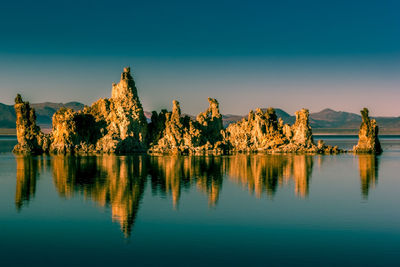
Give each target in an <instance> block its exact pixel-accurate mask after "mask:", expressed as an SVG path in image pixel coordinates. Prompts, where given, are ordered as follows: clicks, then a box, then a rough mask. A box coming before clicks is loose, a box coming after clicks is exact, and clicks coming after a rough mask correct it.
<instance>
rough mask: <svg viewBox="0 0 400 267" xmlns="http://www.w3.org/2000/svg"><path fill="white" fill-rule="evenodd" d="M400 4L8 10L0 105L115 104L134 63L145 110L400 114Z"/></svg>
mask: <svg viewBox="0 0 400 267" xmlns="http://www.w3.org/2000/svg"><path fill="white" fill-rule="evenodd" d="M399 10H400V1H398V0H393V1H386V0H379V1H372V0H363V1H361V0H360V1H359V0H352V1H349V0H346V1H342V0H335V1H321V0H302V1H299V0H296V1H295V0H280V1H249V0H247V1H235V0H230V1H216V0H214V1H209V0H203V1H173V0H169V1H143V0H142V1H82V0H81V1H74V0H73V1H71V0H68V1H54V0H52V1H26V0H20V1H7V2H5V1H2V3H1V5H0V102H3V103H7V104H11V103H12V102H13V99H14V97H15V94H16V93H17V92H20V93H22V94H23V96H24V98H25V99H26V100H29V101H30V102H44V101H52V102H68V101H80V102H83V103H85V104H91V103H92V102H94V101H95V100H97V99H98V98H100V97H109V96H110V95H111V83H112V82H113V81H115V82H117V81H119V77H120V72H121V71H122V68H123V67H124V66H131V69H132V71H133V74H134V78H135V80H136V83H137V87H138V90H139V96H140V98H141V101H142V103H143V106H144V108H145V110H153V109H157V110H159V109H161V108H168V109H171V102H172V100H173V99H177V100H179V101H180V102H181V106H182V109H183V111H184V112H187V113H192V114H196V113H198V112H200V111H202V110H203V109H204V108H206V107H207V105H208V102H207V97H209V96H210V97H215V98H217V99H218V100H219V102H220V106H221V111H222V112H223V113H231V114H245V113H247V112H248V111H249V110H250V109H255V108H257V107H268V106H272V107H279V108H282V109H284V110H286V111H288V112H289V113H293V112H294V111H295V110H298V109H300V108H302V107H306V108H309V109H310V110H311V111H312V112H315V111H319V110H321V109H323V108H333V109H335V110H344V111H351V112H358V111H359V110H360V109H361V108H362V107H363V106H366V107H368V108H370V110H371V114H372V115H381V116H400V104H399V100H400V16H399Z"/></svg>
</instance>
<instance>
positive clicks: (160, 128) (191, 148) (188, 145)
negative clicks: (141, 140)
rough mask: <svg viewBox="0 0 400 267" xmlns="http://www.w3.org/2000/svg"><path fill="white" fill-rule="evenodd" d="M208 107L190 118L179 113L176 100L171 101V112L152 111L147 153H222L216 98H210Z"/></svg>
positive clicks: (220, 122) (220, 127)
mask: <svg viewBox="0 0 400 267" xmlns="http://www.w3.org/2000/svg"><path fill="white" fill-rule="evenodd" d="M208 101H209V103H210V106H209V108H208V109H207V110H206V111H204V112H203V113H200V114H199V115H198V116H197V118H196V120H195V121H193V120H192V119H191V118H190V117H189V116H186V115H185V116H182V114H181V109H180V105H179V102H178V101H176V100H174V101H173V103H172V105H173V107H172V112H166V111H165V110H162V111H161V112H160V114H157V113H156V112H153V115H152V117H151V123H150V125H149V132H150V136H151V137H152V142H151V143H150V152H152V153H174V154H204V153H213V154H222V153H223V152H224V144H223V143H222V140H223V132H224V131H223V126H222V116H221V114H220V113H219V107H218V101H217V100H215V99H213V98H209V99H208Z"/></svg>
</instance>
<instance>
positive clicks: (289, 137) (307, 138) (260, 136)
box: [226, 108, 341, 153]
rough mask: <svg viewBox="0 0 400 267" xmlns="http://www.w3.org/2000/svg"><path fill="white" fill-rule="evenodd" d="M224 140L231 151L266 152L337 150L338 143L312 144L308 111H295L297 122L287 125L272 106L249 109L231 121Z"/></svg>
mask: <svg viewBox="0 0 400 267" xmlns="http://www.w3.org/2000/svg"><path fill="white" fill-rule="evenodd" d="M226 141H227V142H228V144H229V146H230V147H231V148H232V150H233V151H237V152H254V151H263V152H269V153H293V152H299V153H339V152H341V151H340V150H339V149H338V148H337V147H331V146H326V145H325V144H324V143H323V142H319V144H318V146H317V145H315V144H314V140H313V136H312V130H311V127H310V122H309V112H308V110H307V109H302V110H300V111H297V112H296V122H295V123H294V124H293V125H292V126H290V125H289V124H283V121H282V120H281V119H279V120H278V119H277V116H276V113H275V110H274V109H273V108H268V109H267V110H266V112H263V111H262V110H261V109H257V110H256V112H255V113H254V112H253V111H250V113H249V115H248V118H247V119H243V120H241V121H239V122H237V123H234V124H231V125H229V126H228V128H227V129H226Z"/></svg>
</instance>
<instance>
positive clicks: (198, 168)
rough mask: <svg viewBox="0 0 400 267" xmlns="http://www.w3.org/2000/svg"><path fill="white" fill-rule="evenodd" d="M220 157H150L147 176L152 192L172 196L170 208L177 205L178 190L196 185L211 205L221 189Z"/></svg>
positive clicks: (222, 160) (223, 159)
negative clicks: (149, 179)
mask: <svg viewBox="0 0 400 267" xmlns="http://www.w3.org/2000/svg"><path fill="white" fill-rule="evenodd" d="M224 163H225V158H223V157H178V156H161V157H156V156H155V157H151V158H150V166H151V168H150V169H149V174H150V177H151V184H152V191H153V193H160V194H162V195H164V194H171V195H172V201H173V206H174V207H175V208H176V207H177V206H178V204H179V198H180V195H181V190H182V188H183V189H189V188H190V187H191V186H192V185H196V187H197V188H198V190H200V191H202V192H204V193H205V194H206V195H207V196H208V203H209V205H210V206H214V205H215V204H216V203H217V201H218V197H219V192H220V190H221V188H222V177H223V174H224Z"/></svg>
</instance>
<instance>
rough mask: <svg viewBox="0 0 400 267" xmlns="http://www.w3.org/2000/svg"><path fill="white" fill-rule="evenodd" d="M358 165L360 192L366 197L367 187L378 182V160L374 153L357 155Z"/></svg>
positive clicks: (373, 185)
mask: <svg viewBox="0 0 400 267" xmlns="http://www.w3.org/2000/svg"><path fill="white" fill-rule="evenodd" d="M358 167H359V170H360V178H361V193H362V195H363V197H364V198H367V197H368V193H369V189H370V188H371V187H372V188H374V187H375V185H376V184H377V183H378V167H379V160H378V158H377V157H376V156H375V155H368V154H362V155H358Z"/></svg>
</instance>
